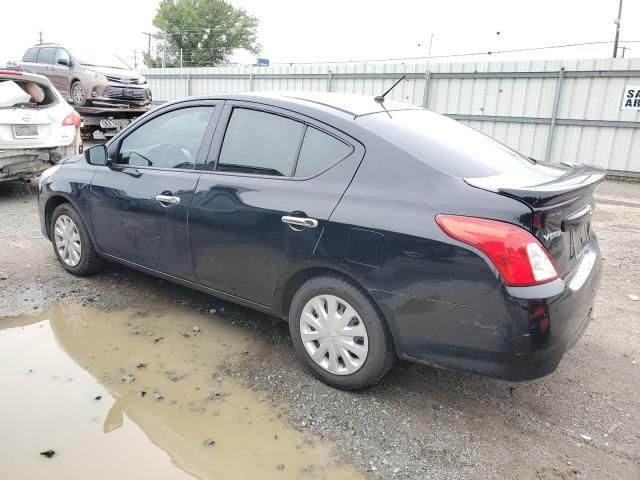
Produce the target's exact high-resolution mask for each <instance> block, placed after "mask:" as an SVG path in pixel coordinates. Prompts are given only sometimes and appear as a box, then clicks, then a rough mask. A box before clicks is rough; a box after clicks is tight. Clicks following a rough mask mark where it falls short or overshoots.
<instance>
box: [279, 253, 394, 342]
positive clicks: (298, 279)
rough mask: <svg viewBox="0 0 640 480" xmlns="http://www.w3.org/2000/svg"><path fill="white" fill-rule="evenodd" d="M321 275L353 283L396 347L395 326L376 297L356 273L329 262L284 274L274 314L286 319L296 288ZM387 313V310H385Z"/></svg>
mask: <svg viewBox="0 0 640 480" xmlns="http://www.w3.org/2000/svg"><path fill="white" fill-rule="evenodd" d="M321 275H331V276H335V277H339V278H342V279H344V280H346V281H348V282H349V283H352V284H353V285H355V286H356V287H357V288H358V289H360V291H361V292H362V294H363V295H364V296H365V297H366V298H367V299H369V301H370V302H371V304H372V305H373V306H374V308H375V309H376V310H378V313H379V314H380V317H381V318H382V319H383V320H384V322H385V323H386V324H387V327H388V328H389V332H390V333H391V338H392V340H393V343H394V345H395V347H396V351H397V345H396V338H397V337H396V335H395V331H396V328H395V327H396V326H395V324H394V322H393V319H391V318H388V315H387V314H385V311H384V310H383V309H382V308H381V306H380V305H379V304H378V302H377V301H376V299H375V298H374V297H373V296H372V295H371V293H370V292H369V290H368V289H367V288H366V287H365V286H364V283H363V281H362V280H359V279H358V278H357V276H356V275H353V274H351V272H346V271H344V269H341V268H336V267H335V266H334V265H331V264H324V263H322V264H310V265H305V266H302V267H301V268H299V269H298V270H297V271H295V272H292V273H291V274H289V275H288V276H286V277H285V278H284V279H283V280H282V281H281V282H280V286H279V287H278V288H277V289H276V296H275V302H274V307H273V311H274V315H277V316H279V317H280V318H282V319H284V320H287V318H288V315H289V308H290V307H291V302H292V301H293V297H294V295H295V293H296V292H297V291H298V289H299V288H300V287H301V286H302V284H304V283H305V282H306V281H308V280H310V279H312V278H315V277H318V276H321ZM387 313H388V312H387Z"/></svg>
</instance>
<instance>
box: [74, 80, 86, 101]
mask: <svg viewBox="0 0 640 480" xmlns="http://www.w3.org/2000/svg"><path fill="white" fill-rule="evenodd" d="M71 96H72V97H73V101H74V103H82V102H84V89H83V88H82V85H80V84H79V83H76V84H75V85H74V86H73V91H72V92H71Z"/></svg>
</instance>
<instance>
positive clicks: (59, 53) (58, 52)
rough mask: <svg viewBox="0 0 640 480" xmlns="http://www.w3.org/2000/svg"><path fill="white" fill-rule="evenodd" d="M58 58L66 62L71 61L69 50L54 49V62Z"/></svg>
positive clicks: (57, 60)
mask: <svg viewBox="0 0 640 480" xmlns="http://www.w3.org/2000/svg"><path fill="white" fill-rule="evenodd" d="M60 60H66V61H67V63H71V57H70V56H69V52H67V51H66V50H65V49H64V48H59V49H57V50H56V58H55V62H54V63H58V62H59V61H60Z"/></svg>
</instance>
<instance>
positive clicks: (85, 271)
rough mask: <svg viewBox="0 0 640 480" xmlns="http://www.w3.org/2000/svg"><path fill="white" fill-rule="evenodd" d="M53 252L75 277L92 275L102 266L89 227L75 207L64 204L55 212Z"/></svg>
mask: <svg viewBox="0 0 640 480" xmlns="http://www.w3.org/2000/svg"><path fill="white" fill-rule="evenodd" d="M49 231H50V237H51V243H52V244H53V250H54V252H55V254H56V257H57V258H58V261H59V262H60V264H61V265H62V267H63V268H64V269H65V270H66V271H67V272H69V273H71V274H73V275H78V276H83V275H91V274H92V273H95V272H97V271H98V270H99V269H100V267H101V266H102V261H101V259H100V257H99V256H98V253H97V252H96V250H95V248H94V246H93V242H92V241H91V237H90V236H89V232H88V231H87V227H86V226H85V224H84V222H83V221H82V218H80V215H79V214H78V212H77V211H76V209H75V208H73V206H71V204H69V203H63V204H62V205H58V207H57V208H56V209H55V210H54V211H53V215H52V216H51V224H50V230H49Z"/></svg>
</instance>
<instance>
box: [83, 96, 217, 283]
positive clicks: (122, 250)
mask: <svg viewBox="0 0 640 480" xmlns="http://www.w3.org/2000/svg"><path fill="white" fill-rule="evenodd" d="M219 108H220V104H217V103H216V102H198V103H181V104H178V105H174V106H172V107H170V108H168V109H161V110H160V111H158V112H156V113H155V115H152V116H150V117H148V118H147V119H144V120H143V122H142V123H140V124H139V125H138V124H134V126H132V128H129V129H128V130H127V131H126V133H125V134H124V135H123V136H122V137H118V138H117V140H116V141H115V142H114V143H112V144H111V145H109V148H108V150H109V157H110V160H111V162H112V163H111V165H109V166H105V167H99V168H98V169H97V171H96V174H95V176H94V177H93V180H92V182H91V196H90V198H91V200H90V202H91V205H90V208H91V224H92V227H93V232H94V236H95V239H96V242H97V244H98V246H99V247H100V249H101V250H102V251H103V252H104V253H106V254H108V255H111V256H113V257H116V258H119V259H123V260H126V261H129V262H133V263H135V264H137V265H141V266H144V267H147V268H151V269H153V270H156V271H159V272H162V273H166V274H169V275H173V276H175V277H178V278H182V279H185V280H192V281H193V280H195V274H194V269H193V259H192V256H191V248H190V245H189V235H188V230H187V219H188V211H189V205H190V203H191V200H192V198H193V194H194V192H195V189H196V186H197V183H198V178H199V177H200V173H199V172H197V171H196V170H195V165H196V164H197V163H198V159H199V158H200V157H201V156H206V150H207V149H203V148H201V147H202V145H207V146H208V145H209V144H210V141H204V139H205V138H209V139H210V135H211V134H212V131H213V129H214V128H215V121H216V118H217V113H218V110H219Z"/></svg>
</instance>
